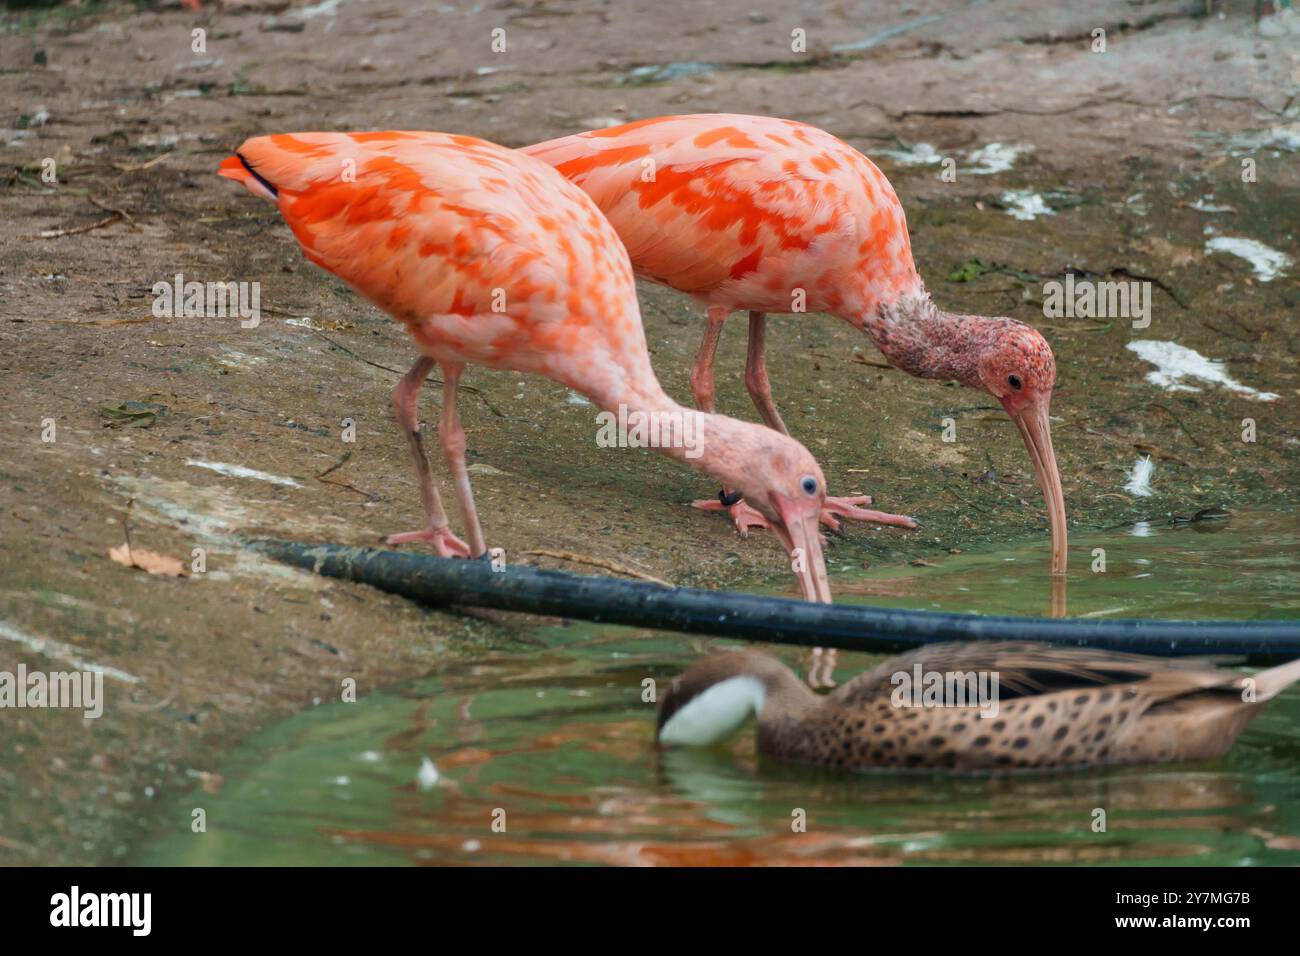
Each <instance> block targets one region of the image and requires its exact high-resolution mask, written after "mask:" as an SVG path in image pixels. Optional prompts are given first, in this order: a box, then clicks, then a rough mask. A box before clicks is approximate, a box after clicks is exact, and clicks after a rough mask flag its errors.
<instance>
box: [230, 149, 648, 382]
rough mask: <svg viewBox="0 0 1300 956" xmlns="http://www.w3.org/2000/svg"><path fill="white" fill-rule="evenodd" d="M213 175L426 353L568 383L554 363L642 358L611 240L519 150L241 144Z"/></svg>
mask: <svg viewBox="0 0 1300 956" xmlns="http://www.w3.org/2000/svg"><path fill="white" fill-rule="evenodd" d="M221 172H222V174H223V175H226V176H229V177H230V178H232V179H236V180H237V181H240V182H242V183H244V185H245V186H247V187H248V188H249V189H250V191H252V192H254V193H256V194H257V195H260V196H263V197H264V198H269V199H272V200H273V201H275V202H277V204H278V205H279V207H280V211H281V213H282V214H283V215H284V218H285V221H286V222H287V223H288V224H289V226H290V228H291V229H292V230H293V232H294V235H295V236H296V237H297V239H298V241H299V243H300V244H301V245H302V248H303V252H304V253H305V254H306V256H307V257H308V258H309V259H311V260H312V261H313V262H315V263H316V264H317V265H319V266H321V267H322V268H324V269H327V270H328V271H330V272H332V273H334V274H335V275H337V276H339V277H340V278H342V279H343V280H345V281H346V282H347V283H348V284H349V285H351V286H352V287H353V288H355V289H356V290H357V291H359V292H360V293H361V294H362V295H364V296H365V297H366V298H368V299H369V300H370V301H372V302H374V303H375V304H376V305H377V306H379V307H380V308H382V309H384V310H385V311H386V312H388V313H389V314H390V315H392V316H394V317H395V318H397V319H399V320H400V321H402V322H404V323H405V324H406V325H407V326H408V328H409V329H410V330H411V332H412V334H413V335H415V337H416V339H417V340H418V341H419V342H420V344H421V346H422V347H423V348H424V349H425V350H426V351H428V352H429V354H431V355H434V357H437V358H449V359H454V360H457V361H465V362H476V363H479V364H485V365H489V366H493V367H498V368H512V369H516V370H519V371H534V372H540V373H541V374H546V375H550V376H551V377H558V378H560V379H561V380H566V381H567V380H568V379H569V378H570V377H571V373H572V372H573V370H572V369H569V368H557V367H556V366H555V363H556V362H558V361H562V356H563V355H565V354H566V353H573V352H579V353H580V352H582V351H584V350H585V351H587V352H591V351H593V350H594V351H596V352H599V353H601V354H603V355H606V356H609V355H613V354H615V353H618V352H621V351H623V350H624V349H623V346H624V344H625V343H630V344H631V345H633V346H635V344H636V342H638V341H639V342H640V343H641V349H640V350H641V352H642V353H644V351H645V348H644V334H643V332H642V331H641V323H640V314H639V312H638V310H637V307H636V296H635V290H634V287H633V283H632V274H631V268H630V264H629V263H628V260H627V255H626V252H625V251H624V249H623V246H622V244H621V242H620V241H619V239H618V236H617V235H616V234H615V233H614V231H613V229H612V228H611V227H610V225H609V223H608V222H607V221H606V220H605V219H604V217H603V216H602V215H601V214H600V212H599V210H597V209H596V208H595V206H594V205H593V204H592V202H591V200H590V199H589V198H588V197H587V196H586V195H585V194H583V193H582V191H581V190H579V189H577V188H576V187H574V186H572V185H571V184H570V183H568V182H566V181H565V180H564V179H563V178H562V177H560V176H557V175H556V174H555V173H554V171H553V170H551V169H550V168H548V167H547V166H546V165H545V164H542V163H540V162H537V161H535V160H532V159H530V158H529V157H526V156H523V155H521V154H519V153H518V152H516V151H513V150H507V149H504V148H502V147H499V146H496V145H494V144H491V143H487V142H485V141H483V140H478V139H474V138H472V137H467V136H452V135H447V134H442V133H421V132H380V133H295V134H283V135H276V136H261V137H256V138H254V139H250V140H248V141H247V142H246V143H245V144H244V145H243V146H241V147H240V149H239V152H238V153H237V155H236V156H234V157H231V159H229V160H227V161H226V163H224V164H223V165H222V169H221ZM632 352H633V353H635V352H636V348H635V347H633V348H632Z"/></svg>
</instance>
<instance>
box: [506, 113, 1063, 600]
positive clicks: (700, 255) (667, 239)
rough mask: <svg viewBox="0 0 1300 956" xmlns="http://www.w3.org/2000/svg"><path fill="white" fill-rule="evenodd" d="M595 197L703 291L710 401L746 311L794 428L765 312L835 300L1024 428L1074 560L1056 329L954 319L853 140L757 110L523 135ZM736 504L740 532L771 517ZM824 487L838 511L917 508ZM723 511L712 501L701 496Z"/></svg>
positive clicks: (1059, 551) (631, 238)
mask: <svg viewBox="0 0 1300 956" xmlns="http://www.w3.org/2000/svg"><path fill="white" fill-rule="evenodd" d="M525 151H526V152H527V153H529V154H530V155H533V156H536V157H538V158H539V159H543V160H545V161H546V162H548V163H550V164H551V165H552V166H554V167H555V168H556V169H558V170H559V171H560V172H561V173H563V174H564V175H565V176H566V177H568V178H569V179H570V180H572V181H573V182H575V183H577V184H578V185H579V186H581V187H582V188H583V189H584V190H586V192H587V193H588V194H589V195H590V196H591V197H592V198H593V199H594V200H596V203H597V205H599V206H600V208H601V209H602V210H603V211H604V213H605V215H606V216H608V217H609V219H610V221H611V222H612V223H613V224H614V228H615V229H617V230H618V233H619V235H620V236H621V237H622V238H623V242H624V243H625V244H626V245H627V249H628V253H629V254H630V255H631V257H632V265H633V268H634V269H635V270H636V271H637V274H638V275H641V276H644V277H646V278H649V279H652V280H655V281H657V282H661V283H663V284H665V285H668V286H671V287H672V288H674V289H677V290H679V291H681V292H686V293H688V294H690V295H692V296H694V297H695V298H696V299H698V300H699V301H700V302H701V303H702V304H703V305H704V306H705V307H706V308H707V310H708V328H707V331H706V332H705V335H704V341H703V343H702V344H701V346H700V350H699V355H698V357H697V360H696V365H695V370H694V372H693V374H692V376H691V381H692V384H693V386H694V389H695V398H696V403H697V405H698V406H699V407H700V408H704V409H709V410H712V408H713V356H714V351H715V349H716V348H717V344H718V337H719V336H720V335H721V332H722V326H723V323H724V322H725V321H726V318H727V316H728V315H729V314H730V313H731V312H732V311H734V310H736V309H747V310H749V357H748V361H747V364H746V367H745V384H746V386H747V387H748V389H749V393H750V395H751V397H752V398H753V400H754V403H755V405H757V406H758V410H759V413H760V414H761V415H762V417H763V420H764V421H765V422H766V423H767V424H768V425H769V426H771V427H772V428H773V429H775V430H777V431H779V432H783V433H784V432H786V428H785V424H784V422H782V420H781V416H780V414H779V413H778V412H777V409H776V404H775V403H774V402H773V400H772V392H771V387H770V385H769V383H768V377H767V369H766V365H765V361H764V331H765V318H766V314H767V313H768V312H800V311H807V312H828V313H830V314H832V315H835V316H838V317H839V318H841V319H844V320H845V321H846V322H849V323H850V324H851V325H853V326H854V327H855V328H857V329H860V330H861V331H863V332H865V333H866V334H867V335H868V336H869V337H870V338H871V340H872V341H873V342H874V343H875V344H876V347H877V348H879V349H880V351H881V352H882V353H883V354H884V356H885V358H886V359H888V361H889V363H890V364H891V365H893V366H895V367H896V368H899V369H902V370H903V371H904V372H907V373H909V374H911V375H916V376H919V377H921V378H931V379H955V380H957V381H958V382H960V383H961V384H963V385H966V386H968V387H970V388H977V389H980V390H981V391H984V392H987V393H988V394H990V395H992V396H993V397H994V398H996V399H997V400H998V402H999V403H1001V405H1002V407H1003V408H1004V409H1006V412H1007V414H1008V415H1010V416H1011V418H1012V420H1013V421H1014V422H1015V424H1016V427H1017V428H1018V429H1019V430H1020V434H1021V436H1022V437H1023V439H1024V442H1025V446H1026V448H1027V449H1028V450H1029V455H1030V457H1031V458H1032V459H1033V463H1034V471H1035V472H1036V474H1037V478H1038V485H1039V488H1040V490H1041V491H1042V493H1043V498H1044V500H1045V501H1046V504H1047V519H1048V524H1049V526H1050V528H1051V538H1052V571H1053V572H1054V573H1058V574H1063V573H1064V572H1065V569H1066V527H1065V500H1064V496H1063V495H1062V492H1061V477H1060V473H1059V471H1058V470H1057V465H1056V454H1055V452H1054V450H1053V448H1052V433H1051V427H1050V424H1049V419H1048V408H1049V406H1050V404H1051V398H1052V388H1053V386H1054V385H1055V383H1056V362H1055V359H1054V357H1053V355H1052V350H1051V348H1050V347H1049V346H1048V344H1047V341H1046V340H1045V339H1044V338H1043V336H1042V335H1041V334H1040V333H1039V332H1038V331H1037V330H1036V329H1033V328H1031V327H1030V326H1028V325H1024V324H1022V323H1020V322H1015V321H1013V320H1011V319H1008V318H986V317H984V316H977V315H957V314H952V313H948V312H944V311H942V310H940V309H939V308H938V307H937V306H936V305H935V304H934V303H933V302H932V301H931V300H930V296H929V295H928V294H927V292H926V290H925V286H924V284H923V283H922V282H921V278H920V276H919V275H918V274H917V271H916V266H915V264H914V263H913V261H912V247H911V242H910V240H909V238H908V234H907V220H906V217H905V216H904V213H903V207H902V204H901V203H900V202H899V201H898V196H897V195H895V193H894V190H893V187H892V186H890V184H889V181H888V180H887V179H886V178H885V176H884V174H883V173H881V172H880V170H879V169H877V168H876V166H875V164H874V163H872V162H871V160H869V159H867V157H866V156H864V155H862V154H861V153H860V152H858V151H857V150H856V149H854V148H853V147H851V146H849V145H848V144H847V143H845V142H843V141H841V140H839V139H837V138H836V137H834V136H832V135H831V134H829V133H827V132H825V131H823V130H820V129H817V128H816V127H813V126H809V125H807V124H805V123H800V122H796V121H794V120H787V119H774V118H771V117H764V116H736V115H730V114H703V115H694V116H663V117H659V118H656V119H645V120H639V121H637V122H635V123H628V124H627V125H625V126H616V127H613V128H612V129H600V130H592V131H590V132H586V133H578V134H576V135H573V136H566V137H563V138H562V139H554V140H550V141H548V142H545V143H539V144H537V145H535V146H530V147H528V148H527V149H526V150H525ZM721 503H722V504H723V505H725V506H729V511H730V512H731V516H732V520H733V521H734V522H735V523H736V525H737V527H738V528H740V529H741V530H742V532H743V531H744V529H745V527H746V526H748V525H754V524H762V523H763V518H762V517H761V516H759V515H755V514H754V513H753V511H752V509H747V508H746V507H745V505H744V504H743V503H741V502H734V503H732V502H728V501H727V500H726V499H724V500H723V501H722V502H721ZM861 503H864V499H860V498H827V510H826V512H825V513H824V515H823V520H824V521H827V523H828V524H830V525H831V527H835V526H836V525H835V519H836V517H848V518H854V519H859V520H871V521H884V522H885V523H891V524H901V525H903V526H912V522H911V520H910V519H907V518H904V517H902V516H899V515H885V514H882V513H881V512H874V511H867V510H865V509H862V508H860V507H858V505H859V504H861ZM700 504H701V505H702V506H707V507H717V506H718V505H719V502H708V503H704V502H701V503H700Z"/></svg>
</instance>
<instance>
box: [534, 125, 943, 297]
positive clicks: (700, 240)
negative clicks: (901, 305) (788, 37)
mask: <svg viewBox="0 0 1300 956" xmlns="http://www.w3.org/2000/svg"><path fill="white" fill-rule="evenodd" d="M526 152H528V153H529V154H530V155H533V156H537V157H538V158H539V159H542V160H544V161H546V162H548V163H550V164H551V165H553V166H554V167H555V168H556V169H557V170H559V171H560V172H561V173H563V174H564V175H565V176H566V177H567V178H569V179H570V180H572V181H573V182H575V183H577V184H578V185H579V186H581V187H582V188H583V189H584V190H586V191H587V193H588V194H589V195H590V196H591V197H592V198H593V199H595V200H596V203H597V204H598V205H599V206H600V207H601V209H602V210H603V211H604V212H605V214H606V215H607V216H608V217H609V218H610V221H611V222H613V223H614V227H615V228H616V229H617V230H618V232H619V235H620V236H621V237H622V238H623V241H624V243H625V244H626V245H627V247H628V252H629V254H630V255H631V257H632V264H633V267H634V268H635V269H636V270H637V272H638V273H639V274H642V275H645V276H647V277H649V278H653V279H656V280H657V281H660V282H663V283H665V284H667V285H670V286H672V287H674V288H676V289H679V290H681V291H683V292H688V293H692V294H695V295H697V296H699V297H701V298H703V299H705V300H706V301H708V302H709V303H710V304H722V305H728V306H731V307H734V308H751V309H752V308H757V309H763V310H765V311H790V310H791V293H792V291H793V290H794V289H796V288H800V289H803V290H805V292H806V294H807V296H808V301H807V307H808V309H809V310H827V311H832V312H848V313H854V314H861V313H862V312H863V311H864V310H866V309H868V308H870V307H872V306H873V305H874V304H875V303H877V302H879V301H883V300H887V299H892V298H893V297H894V296H896V295H897V294H898V291H899V290H901V289H904V288H908V287H911V286H915V285H919V283H920V280H919V278H918V277H917V274H916V269H915V266H914V265H913V262H912V254H911V244H910V242H909V240H908V236H907V222H906V218H905V216H904V214H903V209H902V206H901V204H900V203H899V201H898V197H897V196H896V195H895V194H894V191H893V188H892V187H891V186H890V185H889V182H888V180H886V179H885V177H884V175H883V174H882V173H881V172H880V170H878V169H877V168H876V167H875V165H874V164H872V163H871V161H870V160H868V159H867V158H866V157H865V156H863V155H862V154H861V153H859V152H858V151H857V150H855V149H853V148H852V147H850V146H849V145H847V144H846V143H844V142H842V141H840V140H838V139H836V138H835V137H833V136H831V135H830V134H828V133H825V132H823V131H822V130H819V129H816V128H815V127H811V126H807V125H806V124H803V123H798V122H795V121H792V120H782V119H773V118H770V117H756V116H736V115H729V114H709V115H696V116H668V117H660V118H658V119H649V120H641V121H639V122H636V123H629V124H628V125H626V126H620V127H616V128H614V129H604V130H594V131H591V132H587V133H580V134H578V135H576V136H567V137H564V138H562V139H557V140H551V141H549V142H545V143H539V144H537V145H536V146H531V147H528V148H527V150H526Z"/></svg>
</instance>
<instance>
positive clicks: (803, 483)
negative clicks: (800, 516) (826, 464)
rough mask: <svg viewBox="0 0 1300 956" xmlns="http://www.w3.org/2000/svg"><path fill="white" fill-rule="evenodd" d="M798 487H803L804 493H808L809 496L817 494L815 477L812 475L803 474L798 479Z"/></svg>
mask: <svg viewBox="0 0 1300 956" xmlns="http://www.w3.org/2000/svg"><path fill="white" fill-rule="evenodd" d="M799 487H800V488H802V489H803V493H804V494H805V495H808V496H809V497H810V498H811V497H812V496H813V495H815V494H817V479H816V478H814V477H813V476H812V475H804V476H803V478H801V479H800V480H799Z"/></svg>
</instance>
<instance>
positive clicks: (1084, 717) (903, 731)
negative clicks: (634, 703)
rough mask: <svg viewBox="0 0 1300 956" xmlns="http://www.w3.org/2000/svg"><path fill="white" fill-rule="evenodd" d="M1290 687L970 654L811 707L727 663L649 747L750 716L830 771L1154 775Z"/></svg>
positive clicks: (1259, 676) (1156, 664) (683, 685)
mask: <svg viewBox="0 0 1300 956" xmlns="http://www.w3.org/2000/svg"><path fill="white" fill-rule="evenodd" d="M981 680H982V681H983V683H981ZM1296 680H1300V660H1296V661H1291V662H1290V663H1287V664H1283V665H1281V666H1278V667H1273V668H1271V669H1269V670H1265V671H1260V672H1258V673H1256V674H1254V675H1253V676H1250V677H1247V676H1243V675H1242V674H1238V673H1234V672H1232V671H1228V670H1222V669H1219V668H1217V667H1214V666H1212V665H1209V664H1207V663H1206V662H1205V661H1203V660H1202V661H1195V660H1177V659H1166V658H1156V657H1145V656H1141V655H1137V654H1120V653H1114V652H1110V651H1100V650H1089V649H1081V648H1068V647H1052V646H1049V645H1045V644H1032V643H994V642H983V641H977V642H973V643H968V644H938V645H934V646H931V647H924V648H920V649H918V650H915V651H911V652H909V653H907V654H903V655H901V656H898V657H894V658H891V659H890V660H887V661H885V662H884V663H883V664H880V665H878V666H877V667H875V668H873V669H872V670H870V671H867V672H866V673H865V674H861V675H859V676H858V677H856V678H854V679H853V680H852V681H850V682H848V683H847V684H845V685H844V686H842V687H841V688H839V690H837V691H835V692H834V693H832V694H828V695H825V696H818V695H817V694H815V693H813V692H812V691H811V690H810V689H809V688H808V687H806V686H805V685H804V684H803V683H802V682H801V681H800V680H799V679H798V678H797V677H795V675H794V673H793V672H791V671H790V669H789V668H787V667H786V666H785V665H784V664H782V663H781V662H780V661H778V660H776V659H775V658H773V657H771V656H769V655H767V654H763V653H760V652H758V651H753V650H742V651H729V652H724V653H718V654H713V655H710V656H708V657H705V658H704V659H702V660H700V661H697V662H696V663H694V664H692V665H691V666H690V667H689V668H688V669H687V670H686V672H685V673H684V674H682V675H681V677H679V678H677V679H676V680H674V681H673V683H672V686H671V688H670V689H669V691H668V693H667V694H666V695H665V696H664V698H663V700H662V702H661V704H660V707H659V725H658V731H657V735H656V736H657V739H658V741H659V742H660V743H661V744H665V745H674V744H684V745H695V746H702V745H707V744H711V743H716V742H718V741H720V740H723V739H725V738H727V737H729V736H731V735H732V734H733V733H735V732H736V731H737V730H739V729H740V726H741V725H742V724H743V723H744V722H745V720H746V719H748V717H749V716H750V715H751V714H755V715H757V718H758V721H757V722H758V749H759V751H760V752H761V753H763V754H766V755H768V756H771V757H776V758H778V759H781V760H788V761H792V762H796V763H803V764H813V765H818V766H826V767H842V768H846V769H868V768H914V769H940V770H954V771H1014V770H1027V769H1032V768H1039V769H1046V768H1066V767H1088V766H1100V765H1118V764H1136V763H1159V762H1164V761H1174V760H1193V759H1203V758H1209V757H1218V756H1220V755H1222V754H1224V753H1226V752H1227V750H1228V749H1229V748H1230V747H1231V746H1232V745H1233V743H1235V742H1236V740H1237V737H1238V736H1239V735H1240V734H1241V732H1242V730H1243V729H1245V727H1246V725H1247V724H1248V723H1250V721H1251V720H1252V719H1253V718H1254V717H1255V716H1256V715H1257V714H1258V713H1259V712H1260V710H1261V706H1262V705H1263V704H1264V702H1266V701H1268V700H1270V699H1271V698H1273V697H1275V696H1277V694H1279V693H1280V692H1281V691H1283V690H1285V689H1286V688H1287V687H1288V686H1290V685H1291V684H1292V683H1294V682H1295V681H1296Z"/></svg>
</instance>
